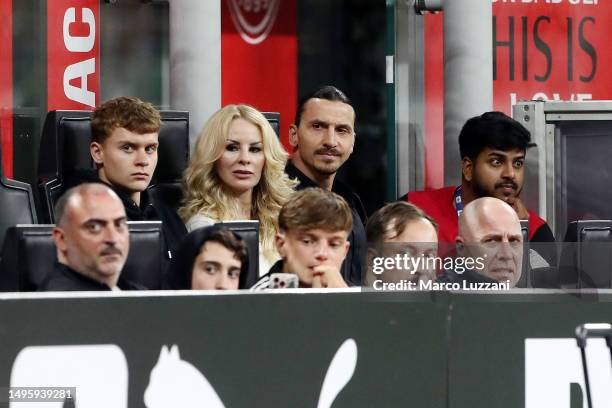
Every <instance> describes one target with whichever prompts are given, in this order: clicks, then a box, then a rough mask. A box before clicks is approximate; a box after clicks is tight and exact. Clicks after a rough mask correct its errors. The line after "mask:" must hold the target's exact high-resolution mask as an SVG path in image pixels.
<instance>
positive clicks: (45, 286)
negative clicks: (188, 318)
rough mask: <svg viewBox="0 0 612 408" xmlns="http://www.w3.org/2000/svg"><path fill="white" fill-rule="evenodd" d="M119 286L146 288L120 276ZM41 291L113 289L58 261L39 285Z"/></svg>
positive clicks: (120, 287)
mask: <svg viewBox="0 0 612 408" xmlns="http://www.w3.org/2000/svg"><path fill="white" fill-rule="evenodd" d="M117 286H118V287H119V289H121V290H144V289H145V288H144V287H143V286H139V285H137V284H135V283H132V282H129V281H127V280H125V279H122V278H121V277H119V280H118V281H117ZM38 290H39V291H40V292H60V291H99V290H111V288H109V287H108V286H107V285H105V284H103V283H100V282H98V281H96V280H93V279H91V278H90V277H88V276H85V275H83V274H80V273H78V272H75V271H74V270H73V269H71V268H70V267H68V266H67V265H64V264H61V263H59V262H58V263H56V264H55V268H54V269H53V271H52V272H51V273H49V275H47V277H46V278H45V280H44V281H43V283H42V284H41V285H40V286H39V288H38Z"/></svg>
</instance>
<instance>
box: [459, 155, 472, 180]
mask: <svg viewBox="0 0 612 408" xmlns="http://www.w3.org/2000/svg"><path fill="white" fill-rule="evenodd" d="M461 173H462V174H463V178H464V179H465V180H466V181H468V182H471V181H472V179H473V177H474V162H472V159H470V158H469V157H464V158H463V160H461Z"/></svg>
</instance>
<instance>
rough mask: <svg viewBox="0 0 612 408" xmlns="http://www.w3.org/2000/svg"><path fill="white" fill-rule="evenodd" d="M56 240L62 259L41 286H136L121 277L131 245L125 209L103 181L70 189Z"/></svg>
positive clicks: (59, 210) (59, 207)
mask: <svg viewBox="0 0 612 408" xmlns="http://www.w3.org/2000/svg"><path fill="white" fill-rule="evenodd" d="M55 214H56V218H57V226H56V227H55V228H54V229H53V240H54V242H55V246H56V248H57V259H58V263H57V264H56V266H55V269H54V270H53V272H52V273H50V274H49V275H48V276H47V278H46V279H45V281H44V282H43V283H42V285H41V286H40V288H39V290H41V291H74V290H79V291H101V290H134V289H141V288H140V287H138V286H136V285H134V284H131V283H129V282H125V281H123V280H121V279H120V273H121V269H122V268H123V265H124V264H125V260H126V258H127V255H128V251H129V247H130V237H129V233H128V228H127V218H126V215H125V209H124V207H123V204H122V202H121V200H120V199H119V197H118V196H117V194H116V193H115V192H114V191H113V190H111V189H110V188H109V187H108V186H106V185H104V184H101V183H85V184H81V185H79V186H77V187H74V188H71V189H70V190H68V191H66V192H65V193H64V195H62V197H61V198H60V199H59V200H58V202H57V204H56V206H55Z"/></svg>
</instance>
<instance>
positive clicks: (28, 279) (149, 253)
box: [0, 221, 163, 292]
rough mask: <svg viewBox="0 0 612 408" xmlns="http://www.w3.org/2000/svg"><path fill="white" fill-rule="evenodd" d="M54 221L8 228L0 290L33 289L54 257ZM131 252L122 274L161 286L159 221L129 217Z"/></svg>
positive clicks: (1, 266) (128, 277) (128, 278)
mask: <svg viewBox="0 0 612 408" xmlns="http://www.w3.org/2000/svg"><path fill="white" fill-rule="evenodd" d="M53 227H54V225H53V224H39V225H17V226H14V227H12V228H10V229H9V230H8V231H7V239H6V241H5V243H4V246H3V247H2V261H1V263H0V291H3V292H18V291H19V292H31V291H36V290H37V289H38V287H39V286H40V284H41V283H42V282H43V280H44V279H45V277H46V276H47V274H48V273H49V272H50V271H52V270H53V268H54V265H55V262H56V261H57V256H56V249H55V245H54V243H53V237H52V231H53ZM128 229H129V231H130V253H129V255H128V259H127V261H126V263H125V266H124V267H123V271H122V276H123V277H124V278H125V279H127V280H130V281H132V282H135V283H139V284H140V285H142V286H144V287H146V288H148V289H161V286H162V279H163V276H162V273H163V271H162V247H161V242H162V231H161V221H129V222H128Z"/></svg>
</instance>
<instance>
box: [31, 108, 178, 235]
mask: <svg viewBox="0 0 612 408" xmlns="http://www.w3.org/2000/svg"><path fill="white" fill-rule="evenodd" d="M160 114H161V117H162V127H161V129H160V132H159V150H158V155H159V156H158V162H157V168H156V169H155V173H154V174H153V179H152V181H151V185H150V186H149V191H150V194H151V198H152V199H153V200H154V201H156V202H163V203H164V204H166V205H169V206H170V207H172V208H175V209H176V208H178V206H179V204H180V200H181V199H182V190H181V178H182V175H183V170H184V169H185V168H186V167H187V163H188V162H189V112H182V111H162V112H160ZM90 142H91V112H90V111H59V110H58V111H51V112H49V113H48V114H47V117H46V119H45V125H44V128H43V133H42V138H41V143H40V155H39V162H38V183H39V194H40V197H41V200H40V201H41V208H40V215H41V216H40V219H41V221H42V222H48V223H52V222H55V217H54V214H53V206H54V205H55V202H56V201H57V199H58V198H59V196H60V195H61V194H62V193H63V192H64V189H65V187H64V183H65V180H67V178H68V177H69V176H70V174H71V173H72V172H74V171H76V170H79V169H93V168H95V167H94V163H93V160H92V158H91V154H90V151H89V144H90Z"/></svg>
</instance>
